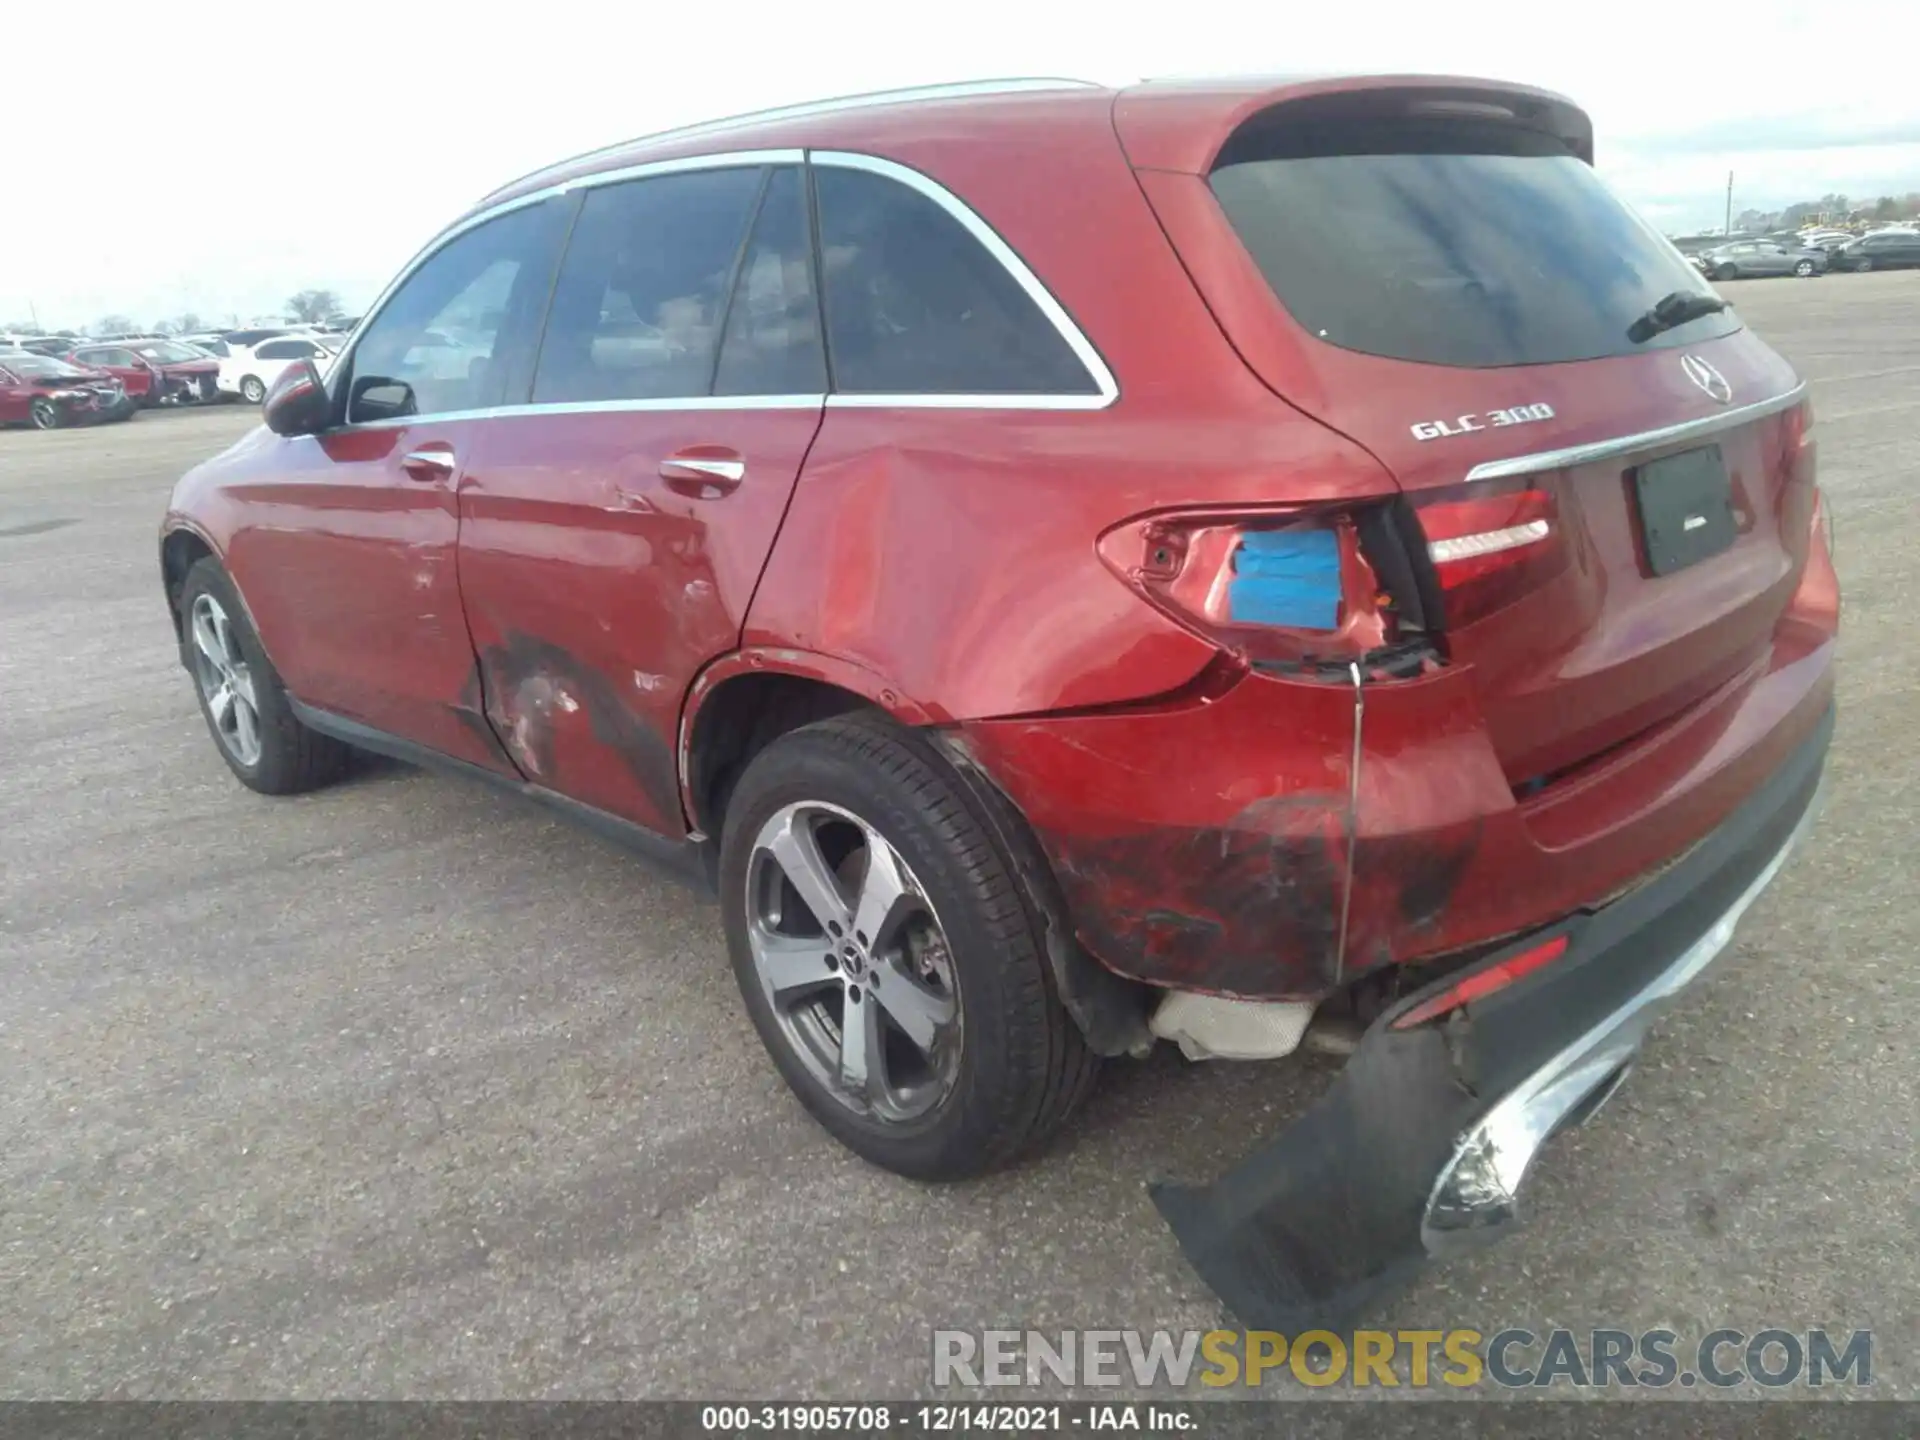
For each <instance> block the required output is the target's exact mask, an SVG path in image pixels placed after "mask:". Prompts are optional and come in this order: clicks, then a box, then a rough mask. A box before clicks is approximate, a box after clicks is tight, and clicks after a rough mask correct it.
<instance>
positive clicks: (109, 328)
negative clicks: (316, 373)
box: [0, 290, 345, 335]
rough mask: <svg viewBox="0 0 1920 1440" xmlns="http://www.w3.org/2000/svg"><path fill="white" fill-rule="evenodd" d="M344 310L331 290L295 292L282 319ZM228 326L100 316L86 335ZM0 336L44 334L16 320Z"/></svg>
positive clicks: (310, 319)
mask: <svg viewBox="0 0 1920 1440" xmlns="http://www.w3.org/2000/svg"><path fill="white" fill-rule="evenodd" d="M344 308H345V307H344V306H343V305H342V304H341V302H340V296H339V294H338V293H337V292H335V291H332V290H297V291H295V292H294V293H293V294H292V295H289V296H288V297H287V301H286V318H287V319H289V320H292V321H295V322H297V323H299V324H302V325H313V324H317V323H319V322H320V321H322V320H329V319H331V318H332V317H334V316H335V315H338V314H341V313H342V311H343V310H344ZM227 319H228V321H230V322H231V323H229V324H225V325H223V324H222V323H221V322H220V321H219V320H218V319H209V318H203V317H202V316H201V315H199V314H198V313H197V312H195V311H192V310H187V311H183V312H182V313H181V314H178V315H169V316H167V317H166V318H165V319H163V320H157V321H155V322H154V323H153V324H151V325H141V324H140V323H139V322H138V321H136V320H135V319H134V318H133V317H132V316H131V315H102V316H101V317H100V318H99V319H98V320H95V321H94V322H93V325H92V327H91V328H90V329H89V330H88V331H87V333H88V334H89V335H127V334H133V333H136V332H141V331H151V332H152V333H153V334H155V335H193V334H197V333H199V332H200V331H202V330H230V329H234V328H236V327H237V326H238V324H239V317H238V316H237V315H229V316H228V317H227ZM0 332H5V333H7V334H19V335H39V334H42V333H44V332H43V331H42V330H41V328H40V327H39V326H38V325H36V324H34V323H32V322H31V321H24V320H16V321H10V322H7V323H5V324H0Z"/></svg>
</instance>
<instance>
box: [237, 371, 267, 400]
mask: <svg viewBox="0 0 1920 1440" xmlns="http://www.w3.org/2000/svg"><path fill="white" fill-rule="evenodd" d="M240 398H241V399H242V400H244V401H246V402H247V404H249V405H258V404H259V403H260V402H261V401H263V400H265V399H266V398H267V386H266V382H265V381H263V380H262V379H261V378H260V377H259V376H258V375H249V376H247V378H246V379H244V380H242V381H241V382H240Z"/></svg>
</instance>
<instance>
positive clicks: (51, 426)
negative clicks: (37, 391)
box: [27, 396, 60, 430]
mask: <svg viewBox="0 0 1920 1440" xmlns="http://www.w3.org/2000/svg"><path fill="white" fill-rule="evenodd" d="M27 419H28V420H29V421H30V422H31V423H32V425H33V428H34V429H36V430H58V429H59V428H60V407H59V406H58V405H56V404H54V403H53V401H51V400H48V399H46V398H45V397H44V396H42V397H37V398H36V399H35V400H34V402H33V403H32V404H31V405H29V406H28V407H27Z"/></svg>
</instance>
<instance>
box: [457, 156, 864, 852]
mask: <svg viewBox="0 0 1920 1440" xmlns="http://www.w3.org/2000/svg"><path fill="white" fill-rule="evenodd" d="M803 178H804V177H803V175H802V173H801V171H800V169H799V167H798V166H781V167H773V168H769V167H766V166H759V165H745V166H742V165H733V166H729V167H724V168H715V169H710V170H693V171H680V172H677V173H670V174H661V175H656V176H652V177H642V178H638V179H629V180H625V181H622V182H620V183H617V184H611V185H605V186H601V187H598V188H593V189H589V190H587V191H586V193H585V195H584V198H583V199H582V202H581V209H580V213H579V218H578V220H577V222H576V223H575V226H574V230H573V235H572V238H571V240H570V242H569V246H568V251H567V255H566V258H565V260H564V261H563V262H562V264H561V267H560V272H559V276H558V279H557V281H556V284H555V287H554V294H553V301H552V306H551V310H550V313H549V315H548V318H547V322H546V327H545V336H544V340H543V342H542V345H541V349H540V353H539V359H538V366H537V370H536V372H535V374H534V376H533V379H532V385H531V388H530V391H529V392H528V394H527V396H526V399H527V401H528V404H527V405H526V406H525V408H524V409H522V410H520V411H518V412H516V411H515V410H513V409H511V408H509V409H507V410H505V411H503V412H502V414H501V416H500V417H499V418H497V419H494V420H491V421H489V422H488V424H487V426H486V433H485V435H484V436H483V438H482V441H481V444H480V447H479V450H478V452H477V454H476V455H475V456H474V457H473V459H472V461H471V463H470V464H469V465H468V466H467V469H466V472H465V474H464V475H463V477H462V479H461V490H460V499H461V517H462V518H461V529H460V578H461V593H462V595H463V597H464V599H465V602H466V609H467V621H468V625H469V627H470V629H471V631H472V634H473V640H474V646H475V649H476V651H477V653H478V656H479V660H480V669H481V674H482V679H483V683H484V689H485V693H486V709H487V718H488V720H489V721H490V722H491V723H492V725H493V727H494V730H495V732H496V733H497V734H498V736H499V738H500V740H501V742H502V743H503V744H504V745H505V747H506V749H507V752H508V753H509V754H510V755H511V756H512V758H513V761H514V764H515V765H516V766H517V767H518V768H519V770H520V771H521V772H522V774H524V775H525V776H526V778H527V779H528V780H529V781H531V782H533V783H535V784H538V785H541V786H543V787H546V788H548V789H551V790H554V791H556V792H558V793H560V794H562V795H565V796H568V797H569V798H571V799H574V800H577V801H580V802H582V803H584V804H587V805H591V806H594V807H595V808H597V809H600V810H604V811H607V812H610V813H612V814H614V815H617V816H620V817H621V818H623V819H626V820H629V821H632V822H634V823H636V824H639V825H642V826H645V827H647V828H649V829H652V830H655V831H657V832H660V833H662V834H666V835H679V834H682V833H684V830H685V824H684V821H683V819H682V816H681V810H680V803H679V796H678V789H677V774H678V770H677V765H676V763H675V744H676V735H675V731H676V728H677V726H678V722H679V714H680V707H681V703H682V701H683V700H684V698H685V696H686V693H687V690H688V687H689V686H690V685H691V683H692V681H693V679H694V676H695V675H696V674H697V673H698V671H699V670H700V668H701V667H702V666H703V665H704V664H706V663H707V662H708V661H709V660H711V659H712V658H714V657H716V656H718V655H721V654H724V653H725V652H727V651H729V650H731V649H733V648H735V647H736V646H737V645H738V643H739V636H740V629H741V625H742V621H743V619H744V617H745V614H746V611H747V606H748V603H749V601H750V600H751V599H752V596H753V590H754V586H755V585H756V584H757V582H758V580H759V577H760V572H761V570H762V568H763V567H764V566H765V564H766V559H767V555H768V553H769V552H770V550H771V549H772V546H773V541H774V536H775V534H776V533H777V532H778V530H779V527H780V521H781V518H782V516H783V515H784V513H785V511H786V506H787V501H788V498H789V497H790V495H791V493H792V490H793V486H794V483H795V480H796V477H797V476H798V474H799V472H800V467H801V464H802V462H803V461H804V460H805V458H806V454H807V449H808V447H809V446H810V445H811V444H812V443H813V437H814V434H815V433H816V431H817V430H818V429H819V425H820V416H821V410H822V406H823V394H824V391H825V389H826V370H825V360H824V357H823V353H822V349H821V341H820V329H819V320H818V316H817V309H816V305H815V301H814V293H813V282H812V265H811V261H810V258H809V249H808V242H807V233H808V227H807V205H806V192H805V185H804V183H803Z"/></svg>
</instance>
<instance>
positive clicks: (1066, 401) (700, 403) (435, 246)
mask: <svg viewBox="0 0 1920 1440" xmlns="http://www.w3.org/2000/svg"><path fill="white" fill-rule="evenodd" d="M809 163H810V164H813V165H825V166H832V167H834V168H837V169H842V170H864V171H866V172H868V173H869V174H873V175H878V176H881V177H883V178H884V179H888V180H892V181H894V182H895V183H897V184H901V185H904V186H906V187H907V188H908V189H910V190H913V191H915V192H916V193H918V194H920V195H923V196H925V197H926V198H927V199H929V200H931V201H933V203H934V204H936V205H938V206H939V207H940V208H941V209H942V210H944V211H946V213H947V214H949V215H951V216H952V217H953V218H954V219H955V220H956V221H958V222H959V224H960V226H961V228H963V229H964V230H966V231H967V233H968V234H969V235H971V236H973V238H974V240H975V241H976V242H977V243H978V244H979V245H981V246H982V247H983V248H984V249H985V250H986V251H987V253H988V254H989V255H991V256H992V257H993V258H994V259H995V260H996V261H997V262H998V263H999V264H1000V266H1001V267H1002V268H1003V269H1005V270H1006V272H1007V273H1008V274H1009V275H1011V276H1012V277H1013V280H1014V283H1015V284H1017V285H1019V287H1020V288H1021V289H1022V290H1023V291H1025V292H1026V294H1027V297H1028V298H1029V299H1031V300H1032V301H1033V303H1034V304H1035V306H1037V307H1038V308H1039V310H1040V313H1041V314H1042V315H1044V316H1045V317H1046V318H1047V321H1048V323H1050V324H1051V325H1052V326H1053V328H1054V329H1055V331H1057V332H1058V333H1059V335H1060V338H1061V339H1062V340H1064V341H1066V343H1067V348H1068V349H1070V350H1071V351H1073V354H1074V358H1075V359H1077V360H1079V362H1080V364H1081V366H1082V368H1084V369H1085V370H1086V372H1087V376H1088V378H1089V379H1090V380H1092V381H1093V383H1094V385H1095V387H1096V391H1095V393H1093V394H1086V395H1040V394H1008V395H958V394H929V395H911V394H909V395H869V394H861V395H843V394H828V395H826V396H824V397H819V396H814V397H797V396H759V395H697V396H685V397H678V398H674V399H664V400H652V399H648V400H600V401H582V402H556V403H551V404H527V405H500V406H488V407H485V408H482V409H476V410H457V411H441V412H439V413H437V414H433V415H421V416H411V415H409V416H404V417H400V418H397V419H390V420H362V421H359V422H357V423H353V424H348V423H344V422H343V423H342V424H341V425H340V426H338V427H336V428H337V429H340V430H364V429H375V428H379V429H388V428H392V427H393V426H396V425H412V424H423V425H424V424H428V423H432V422H439V421H453V420H474V419H485V418H494V417H498V416H501V415H526V414H540V415H560V414H589V413H599V412H604V411H620V410H635V411H651V410H788V409H802V408H807V407H810V406H817V405H819V404H822V403H825V404H826V405H827V406H828V407H830V408H834V409H861V410H872V409H902V410H1104V409H1106V408H1107V407H1108V406H1109V405H1111V404H1113V403H1114V401H1116V400H1118V399H1119V398H1120V386H1119V383H1118V381H1116V380H1115V379H1114V376H1113V372H1112V371H1111V370H1110V369H1108V368H1107V363H1106V361H1105V360H1103V359H1102V358H1101V356H1100V352H1099V351H1098V350H1096V349H1094V347H1093V342H1092V341H1090V340H1088V339H1087V337H1086V334H1085V332H1083V331H1082V330H1081V329H1080V327H1079V326H1078V325H1077V324H1076V323H1075V322H1074V320H1073V317H1072V316H1071V315H1069V314H1068V313H1067V311H1066V307H1065V306H1063V305H1061V303H1060V302H1059V301H1058V300H1056V299H1055V298H1054V296H1053V293H1052V292H1051V291H1050V290H1048V289H1047V287H1046V286H1045V284H1043V283H1042V282H1041V280H1040V277H1039V276H1037V275H1035V274H1034V273H1033V271H1032V270H1031V269H1030V268H1029V267H1028V265H1027V263H1026V262H1025V261H1024V260H1022V259H1021V258H1020V256H1019V255H1018V254H1017V253H1016V252H1015V251H1014V249H1013V247H1012V246H1010V245H1008V244H1007V242H1006V241H1005V240H1002V239H1001V238H1000V235H999V233H998V232H997V231H995V230H994V228H993V227H992V226H991V225H989V224H987V222H986V221H985V220H983V219H981V218H980V216H979V215H978V214H976V213H975V212H974V210H973V208H972V207H971V206H969V205H968V204H967V203H966V202H965V201H964V200H962V199H961V198H960V197H959V196H957V195H955V194H954V193H953V192H952V191H951V190H949V189H947V188H946V187H945V186H944V185H942V184H940V182H939V181H937V180H935V179H933V178H932V177H931V176H928V175H925V174H922V173H921V172H920V171H918V170H915V169H913V168H912V167H910V166H907V165H902V164H900V163H898V162H897V161H893V160H885V159H882V158H881V157H880V156H878V155H866V154H861V153H859V152H856V151H851V150H813V151H807V150H801V149H777V150H727V151H720V152H716V153H714V154H711V155H685V156H681V157H679V158H677V159H673V160H651V161H648V162H647V163H645V164H642V165H628V166H623V167H622V168H620V169H617V170H599V171H595V172H593V173H592V174H588V175H576V176H574V177H572V178H571V179H568V180H563V181H560V182H558V183H556V184H553V185H549V186H547V187H545V188H544V189H540V190H532V191H529V192H528V193H527V194H525V195H517V196H515V197H514V198H513V199H511V200H504V201H502V202H500V203H499V204H498V205H493V206H490V207H488V208H486V209H484V210H479V211H476V212H474V213H473V214H471V215H468V216H466V217H465V218H463V219H461V220H458V221H456V222H455V223H454V224H452V225H450V226H448V227H447V228H446V229H444V230H442V231H440V233H439V234H437V235H436V236H434V238H433V239H432V240H430V241H428V242H427V244H426V245H425V246H424V247H422V248H421V250H420V251H419V253H418V254H416V255H415V256H414V257H413V259H411V260H409V261H408V262H407V264H406V267H405V268H404V269H402V270H401V271H400V273H399V274H398V275H396V276H395V277H394V278H393V279H392V280H391V281H389V282H388V284H387V287H386V289H384V290H382V291H381V292H380V294H379V297H378V298H377V299H375V301H374V302H373V304H372V305H370V306H368V307H367V310H366V313H365V314H364V315H362V316H361V318H360V323H359V324H357V325H355V326H354V327H353V333H352V334H350V335H348V336H347V338H346V341H345V343H344V344H342V345H341V347H340V349H339V351H338V352H337V354H336V355H335V357H334V360H333V363H332V364H331V365H330V366H329V367H328V371H327V374H328V378H329V379H331V378H332V377H333V376H336V375H338V376H341V377H346V376H349V375H350V374H351V373H352V363H353V355H354V352H355V350H356V349H357V348H358V346H359V342H360V339H361V336H362V335H364V334H365V333H366V330H367V328H368V326H370V325H372V324H373V322H374V321H375V320H377V319H378V318H379V316H380V313H381V312H382V311H383V310H384V309H385V308H386V306H387V304H388V302H389V301H391V300H392V298H393V297H394V295H395V294H397V293H398V292H399V290H400V288H401V287H402V286H403V285H405V284H406V283H407V281H408V280H410V279H411V278H412V277H413V275H414V273H415V272H416V271H418V270H419V269H420V267H421V266H423V265H425V264H426V263H427V261H429V260H431V259H432V258H433V257H434V256H435V255H437V254H438V253H439V252H440V251H441V250H442V249H443V248H445V247H446V246H448V245H450V244H452V243H453V242H454V241H455V240H457V239H459V238H460V237H461V236H462V235H465V234H466V233H468V232H469V231H471V230H475V229H478V228H479V227H480V226H482V225H485V224H486V223H487V222H489V221H491V220H497V219H499V218H500V217H501V216H503V215H510V214H512V213H513V212H514V211H516V210H522V209H525V208H527V207H528V206H531V205H540V204H544V203H545V202H547V201H548V200H553V199H556V198H558V197H560V196H563V195H570V194H572V193H573V192H575V191H579V190H597V189H599V188H600V187H601V186H603V185H618V184H620V183H622V182H624V181H628V180H644V179H650V178H652V177H654V176H656V175H674V174H680V173H684V172H687V171H693V170H732V169H741V168H745V167H748V166H772V165H805V164H809ZM817 303H818V304H819V305H820V307H821V315H822V323H823V325H824V321H825V304H826V297H825V296H824V295H822V296H819V297H817Z"/></svg>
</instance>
